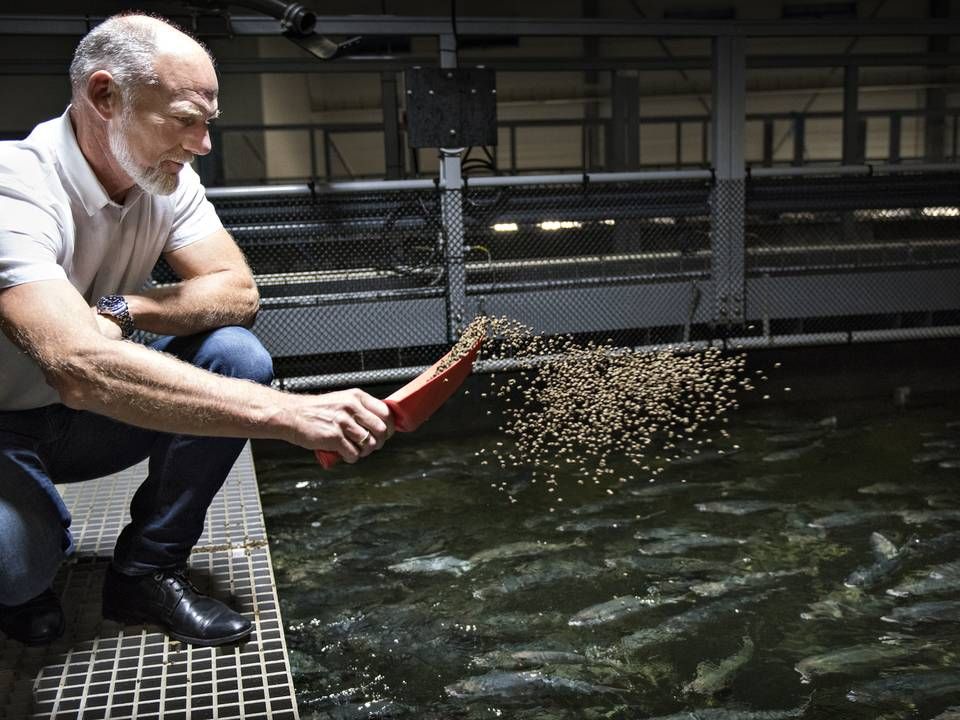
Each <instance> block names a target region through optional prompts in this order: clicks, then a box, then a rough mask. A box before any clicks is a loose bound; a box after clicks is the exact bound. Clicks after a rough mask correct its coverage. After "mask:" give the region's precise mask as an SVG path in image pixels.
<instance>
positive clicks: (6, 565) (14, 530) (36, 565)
mask: <svg viewBox="0 0 960 720" xmlns="http://www.w3.org/2000/svg"><path fill="white" fill-rule="evenodd" d="M63 559H64V552H63V528H62V526H61V525H60V522H59V519H58V518H57V517H55V516H54V515H49V516H48V517H47V516H41V514H40V513H26V514H25V513H23V512H21V511H20V510H19V509H18V508H15V507H12V506H11V505H10V504H8V503H5V502H4V500H3V498H2V497H0V605H20V604H21V603H25V602H26V601H27V600H30V599H31V598H34V597H36V596H37V595H39V594H40V593H42V592H43V591H44V590H46V589H47V588H48V587H50V586H51V585H52V584H53V579H54V577H56V574H57V571H58V570H59V568H60V564H61V563H62V562H63Z"/></svg>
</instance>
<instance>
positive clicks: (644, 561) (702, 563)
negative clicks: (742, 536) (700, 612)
mask: <svg viewBox="0 0 960 720" xmlns="http://www.w3.org/2000/svg"><path fill="white" fill-rule="evenodd" d="M603 564H604V565H606V566H607V567H609V568H615V569H618V570H636V571H638V572H641V573H644V574H646V575H656V576H660V577H664V576H667V577H675V576H679V577H696V576H699V575H717V574H729V573H730V572H731V567H730V565H728V564H727V563H722V562H717V561H715V560H701V559H700V558H692V557H683V556H681V555H677V556H674V557H649V556H645V555H641V556H639V557H638V556H635V555H634V556H629V557H618V558H607V559H606V560H604V561H603Z"/></svg>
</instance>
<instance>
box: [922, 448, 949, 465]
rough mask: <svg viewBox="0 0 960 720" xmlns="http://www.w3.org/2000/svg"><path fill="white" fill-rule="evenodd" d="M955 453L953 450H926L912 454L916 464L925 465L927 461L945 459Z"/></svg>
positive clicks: (932, 461)
mask: <svg viewBox="0 0 960 720" xmlns="http://www.w3.org/2000/svg"><path fill="white" fill-rule="evenodd" d="M955 454H956V453H955V452H954V451H953V450H944V449H940V450H929V451H927V452H922V453H920V454H919V455H914V456H913V462H914V463H915V464H917V465H926V464H927V463H934V462H939V461H940V460H946V459H947V458H949V457H953V456H954V455H955Z"/></svg>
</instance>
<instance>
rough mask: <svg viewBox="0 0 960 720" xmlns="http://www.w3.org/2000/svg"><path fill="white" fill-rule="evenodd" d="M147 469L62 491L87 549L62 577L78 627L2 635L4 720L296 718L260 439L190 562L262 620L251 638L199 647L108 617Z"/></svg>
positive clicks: (81, 546) (204, 586)
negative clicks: (45, 643) (260, 472)
mask: <svg viewBox="0 0 960 720" xmlns="http://www.w3.org/2000/svg"><path fill="white" fill-rule="evenodd" d="M145 473H146V465H145V464H141V465H138V466H136V467H134V468H131V469H129V470H126V471H124V472H122V473H119V474H117V475H113V476H109V477H105V478H101V479H99V480H95V481H91V482H87V483H77V484H73V485H68V486H64V487H61V488H60V490H61V493H62V494H63V496H64V499H65V501H66V502H67V505H68V506H69V507H70V508H71V511H72V512H73V514H74V525H73V530H74V534H75V538H76V542H77V554H76V556H75V557H74V558H73V559H72V560H71V562H69V563H68V564H66V565H65V566H64V567H63V569H62V570H61V572H60V574H59V575H58V577H57V579H56V581H55V584H54V589H55V590H56V591H57V593H58V594H59V595H60V597H61V599H62V602H63V606H64V611H65V613H66V616H67V632H66V635H65V636H64V638H63V639H61V640H60V641H58V642H57V643H55V644H53V645H51V646H49V647H46V648H27V647H24V646H23V645H20V644H19V643H15V642H12V641H7V640H5V639H4V640H0V718H4V719H6V718H9V719H10V720H14V719H15V718H16V719H18V720H19V718H28V717H33V718H41V717H42V718H64V719H65V718H84V719H86V718H90V719H91V720H92V719H94V718H139V719H141V720H142V719H143V718H156V719H157V720H160V718H163V719H164V720H178V719H179V720H200V719H202V718H223V719H227V718H241V717H242V718H271V719H273V720H296V718H297V717H298V714H297V707H296V701H295V699H294V693H293V682H292V680H291V677H290V667H289V662H288V660H287V650H286V641H285V639H284V636H283V630H282V627H283V623H282V621H281V619H280V610H279V606H278V603H277V595H276V587H275V584H274V579H273V569H272V566H271V562H270V550H269V547H268V546H267V540H266V532H265V530H264V526H263V515H262V512H261V509H260V499H259V495H258V492H257V484H256V477H255V475H254V471H253V463H252V459H251V455H250V449H249V445H248V446H247V447H246V448H245V449H244V452H243V453H242V454H241V456H240V459H239V460H238V461H237V464H236V465H235V466H234V468H233V470H232V472H231V474H230V477H229V478H228V479H227V482H226V483H225V484H224V487H223V488H222V489H221V491H220V493H218V495H217V497H216V498H215V499H214V502H213V505H212V506H211V508H210V511H209V513H208V515H207V523H206V527H205V529H204V533H203V535H202V536H201V538H200V541H199V542H198V544H197V546H196V547H195V548H194V551H193V553H192V554H191V556H190V569H191V578H192V579H193V581H194V582H195V583H196V585H197V586H198V587H199V588H200V589H201V590H203V591H205V592H209V593H211V594H213V595H214V596H216V597H218V598H220V599H223V600H226V601H227V602H229V603H230V604H231V605H232V606H233V607H235V608H236V609H238V610H239V611H240V612H242V613H243V614H244V615H246V616H247V617H249V618H250V619H251V620H252V621H253V623H254V631H253V635H252V636H251V638H250V640H249V641H247V642H246V643H243V644H241V645H232V646H225V647H221V648H198V647H192V646H189V645H185V644H183V643H180V642H177V641H173V640H170V639H168V638H167V637H166V635H164V634H163V633H161V632H159V631H157V629H156V628H153V627H143V626H141V627H136V626H127V627H124V626H121V625H118V624H117V623H113V622H109V621H105V620H103V619H102V617H101V615H100V602H101V588H102V585H103V576H104V573H105V571H106V568H107V565H108V564H109V560H110V556H111V554H112V551H113V544H114V542H115V540H116V536H117V534H118V533H119V531H120V529H121V528H122V526H123V525H124V524H125V523H126V522H127V520H128V519H129V513H128V507H129V501H130V498H131V497H132V496H133V493H134V492H135V490H136V488H137V486H138V485H139V483H140V482H141V481H142V478H143V476H144V474H145Z"/></svg>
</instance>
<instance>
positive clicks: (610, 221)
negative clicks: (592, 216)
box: [600, 220, 617, 225]
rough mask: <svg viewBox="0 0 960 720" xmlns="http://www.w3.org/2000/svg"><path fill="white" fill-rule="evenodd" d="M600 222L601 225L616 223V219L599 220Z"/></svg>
mask: <svg viewBox="0 0 960 720" xmlns="http://www.w3.org/2000/svg"><path fill="white" fill-rule="evenodd" d="M600 223H601V224H602V225H616V224H617V221H616V220H601V221H600Z"/></svg>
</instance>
